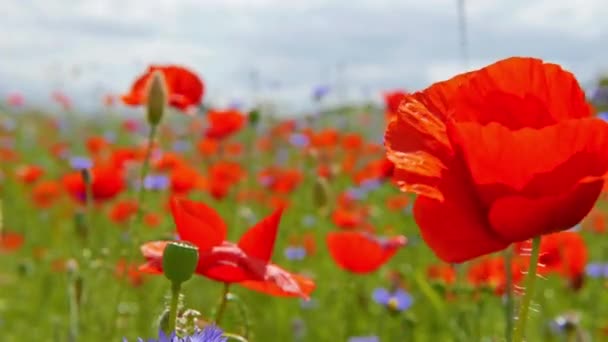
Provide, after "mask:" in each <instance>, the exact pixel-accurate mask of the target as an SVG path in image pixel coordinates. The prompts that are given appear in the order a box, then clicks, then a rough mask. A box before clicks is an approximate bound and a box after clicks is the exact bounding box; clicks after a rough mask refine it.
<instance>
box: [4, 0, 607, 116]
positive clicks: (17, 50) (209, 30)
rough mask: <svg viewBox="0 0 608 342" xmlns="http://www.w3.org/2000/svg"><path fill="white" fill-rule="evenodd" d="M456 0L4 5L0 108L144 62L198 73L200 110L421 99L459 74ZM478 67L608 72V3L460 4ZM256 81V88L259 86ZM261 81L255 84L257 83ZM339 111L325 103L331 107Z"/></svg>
mask: <svg viewBox="0 0 608 342" xmlns="http://www.w3.org/2000/svg"><path fill="white" fill-rule="evenodd" d="M456 4H457V0H348V1H346V0H134V1H131V0H90V1H89V0H2V1H0V13H2V19H1V20H0V32H2V34H0V96H2V97H4V95H5V94H7V93H9V92H11V91H21V92H23V93H24V94H25V95H26V97H27V99H28V100H30V101H33V100H36V101H42V100H46V99H48V98H49V93H50V92H51V91H52V90H54V89H61V90H63V91H65V92H66V93H67V94H68V95H70V96H72V97H74V98H76V100H75V102H77V103H80V104H83V105H89V106H90V105H91V104H92V103H95V104H97V103H99V101H98V99H99V97H100V94H102V93H107V92H123V91H125V90H126V89H128V87H129V85H130V84H131V81H132V80H133V79H134V78H135V76H136V75H137V74H139V73H141V72H142V71H143V70H144V69H145V67H146V65H147V64H149V63H177V64H183V65H186V66H189V67H191V68H192V69H194V70H196V71H197V72H198V73H199V74H200V75H201V76H202V77H203V79H204V80H205V83H206V85H207V88H208V92H207V95H208V96H206V100H210V101H213V102H215V103H219V104H223V103H228V102H230V101H231V100H233V99H241V100H245V101H249V100H250V99H251V97H252V96H253V94H254V90H253V88H254V84H257V93H256V94H257V95H256V96H257V97H258V98H263V99H268V98H271V97H272V99H274V100H275V101H276V102H278V103H279V104H280V105H282V106H285V108H289V109H291V110H295V109H294V108H302V106H304V105H306V104H307V103H308V102H309V101H310V94H311V89H312V88H313V87H314V86H315V85H318V84H324V83H329V84H331V85H332V86H333V87H334V89H335V88H336V87H337V89H338V90H336V91H334V95H333V96H334V99H336V98H337V97H344V98H349V99H357V98H366V97H374V96H375V97H376V98H378V94H379V93H380V92H381V91H382V90H384V89H391V88H405V89H409V90H416V89H420V88H423V87H425V86H427V85H428V84H429V83H431V82H433V81H436V80H440V79H444V78H447V77H450V76H451V75H452V74H454V73H456V72H461V71H463V70H464V65H463V59H462V57H461V50H460V48H459V36H458V16H457V13H458V12H457V5H456ZM466 9H467V10H466V14H467V21H468V22H467V24H468V42H469V49H468V50H469V55H470V63H469V64H470V66H472V67H478V66H482V65H484V64H487V63H489V62H492V61H494V60H497V59H500V58H503V57H507V56H512V55H530V56H538V57H542V58H545V59H548V60H551V61H555V62H559V63H561V64H563V65H564V66H565V67H566V68H568V69H570V70H572V71H574V72H575V74H576V75H577V76H578V77H579V80H581V81H582V82H584V83H588V82H590V81H593V79H594V77H595V76H596V75H597V74H598V73H599V72H601V71H604V70H607V68H608V48H607V47H608V20H606V18H608V6H606V4H605V0H534V1H531V0H494V1H493V0H466ZM255 74H257V75H258V76H257V77H254V76H252V75H255ZM254 80H257V81H256V82H254ZM330 100H331V99H330Z"/></svg>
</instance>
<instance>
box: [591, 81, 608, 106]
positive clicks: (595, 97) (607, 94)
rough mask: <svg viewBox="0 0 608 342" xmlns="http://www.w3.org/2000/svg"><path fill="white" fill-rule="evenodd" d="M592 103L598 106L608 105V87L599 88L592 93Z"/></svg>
mask: <svg viewBox="0 0 608 342" xmlns="http://www.w3.org/2000/svg"><path fill="white" fill-rule="evenodd" d="M591 102H593V103H594V104H596V105H600V106H602V105H608V87H607V86H599V87H597V88H595V89H594V90H593V91H592V93H591Z"/></svg>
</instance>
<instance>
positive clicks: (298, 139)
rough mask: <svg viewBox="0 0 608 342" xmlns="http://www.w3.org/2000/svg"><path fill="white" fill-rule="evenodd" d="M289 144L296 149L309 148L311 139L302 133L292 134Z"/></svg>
mask: <svg viewBox="0 0 608 342" xmlns="http://www.w3.org/2000/svg"><path fill="white" fill-rule="evenodd" d="M289 143H290V144H291V145H293V146H295V147H300V148H302V147H307V146H308V145H309V144H310V139H308V136H306V135H304V134H302V133H292V134H291V135H290V136H289Z"/></svg>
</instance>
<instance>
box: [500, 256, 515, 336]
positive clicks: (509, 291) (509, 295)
mask: <svg viewBox="0 0 608 342" xmlns="http://www.w3.org/2000/svg"><path fill="white" fill-rule="evenodd" d="M502 255H503V259H504V263H505V278H506V279H505V280H506V281H505V322H506V329H505V339H506V341H507V342H512V341H513V319H514V317H513V314H514V312H515V310H514V309H515V307H514V303H513V250H512V249H511V246H509V247H507V249H505V250H504V252H503V254H502Z"/></svg>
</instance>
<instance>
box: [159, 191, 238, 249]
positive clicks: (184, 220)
mask: <svg viewBox="0 0 608 342" xmlns="http://www.w3.org/2000/svg"><path fill="white" fill-rule="evenodd" d="M170 204H171V212H172V213H173V221H174V222H175V226H176V227H177V232H178V233H179V236H180V238H181V239H182V240H186V241H189V242H191V243H193V244H195V245H196V246H197V247H198V248H199V252H200V251H206V250H209V249H211V248H212V247H214V246H217V245H220V244H221V243H222V241H224V239H225V238H226V224H225V223H224V221H223V220H222V218H221V217H220V216H219V215H218V214H217V212H216V211H215V210H213V209H212V208H210V207H208V206H206V205H205V204H203V203H199V202H194V201H190V200H188V199H185V198H178V197H172V198H171V201H170Z"/></svg>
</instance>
